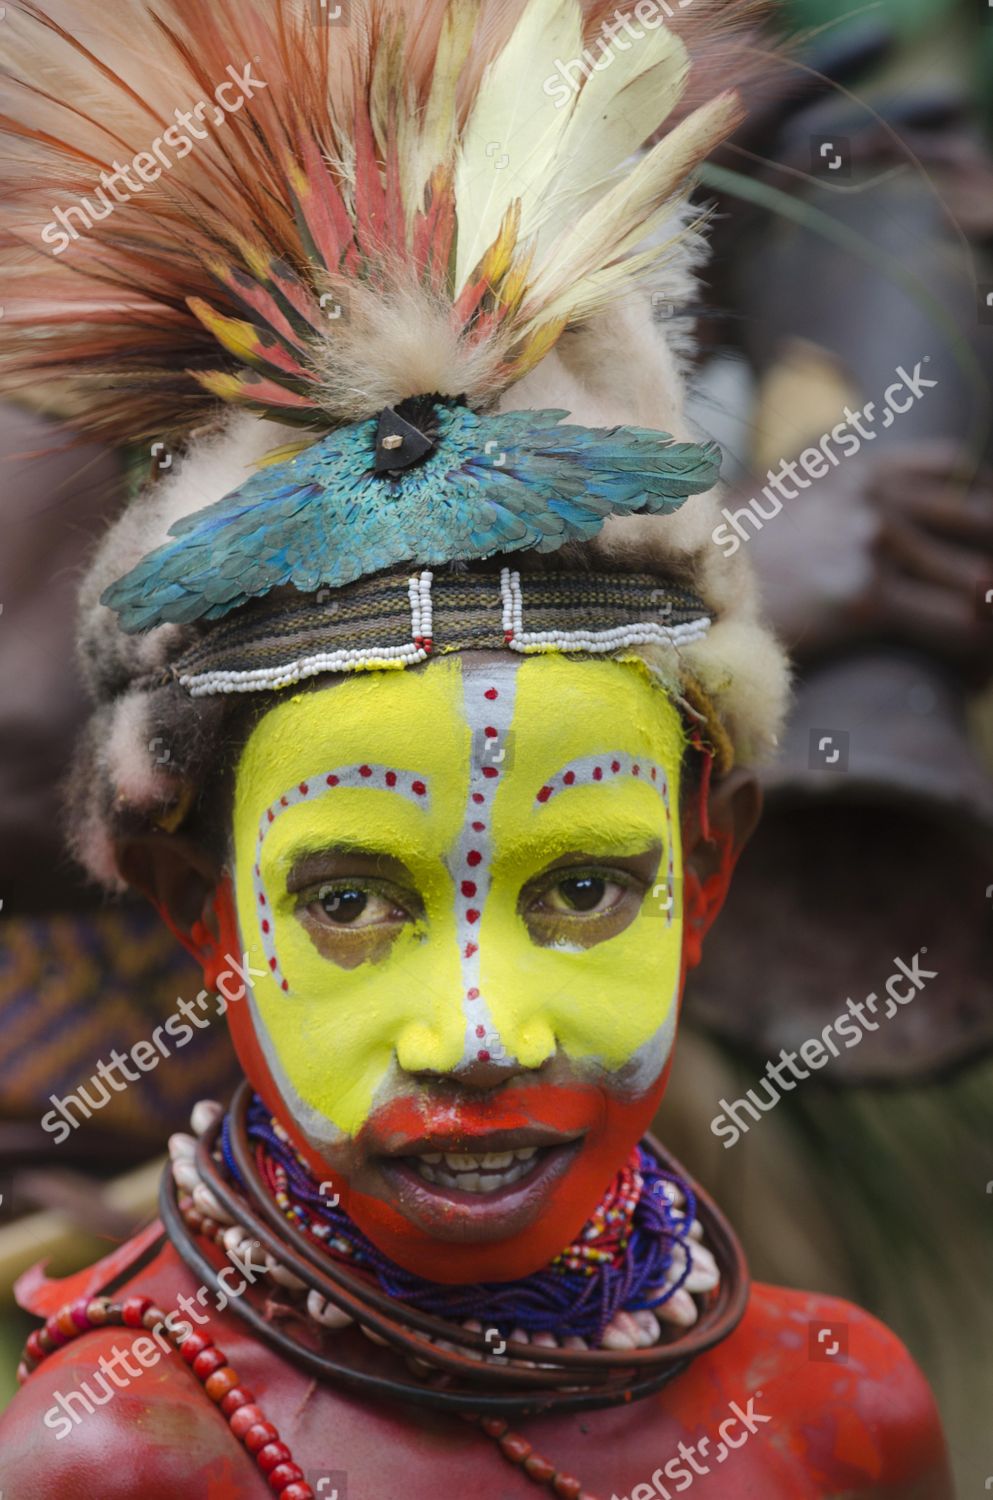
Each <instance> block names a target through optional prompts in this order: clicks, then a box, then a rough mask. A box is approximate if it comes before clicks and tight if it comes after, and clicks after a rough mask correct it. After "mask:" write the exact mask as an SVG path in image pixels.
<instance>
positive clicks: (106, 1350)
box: [0, 1327, 270, 1500]
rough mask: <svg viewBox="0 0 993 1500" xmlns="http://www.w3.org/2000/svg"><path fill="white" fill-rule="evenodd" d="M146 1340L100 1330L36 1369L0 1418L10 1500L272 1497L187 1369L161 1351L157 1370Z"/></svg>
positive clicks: (137, 1334) (4, 1473) (138, 1335)
mask: <svg viewBox="0 0 993 1500" xmlns="http://www.w3.org/2000/svg"><path fill="white" fill-rule="evenodd" d="M143 1337H144V1336H143V1335H142V1334H141V1333H140V1332H136V1331H133V1330H131V1329H127V1328H118V1327H115V1328H107V1329H101V1330H99V1331H94V1332H92V1333H88V1334H86V1335H84V1336H83V1337H82V1338H80V1339H76V1340H74V1341H73V1343H71V1344H69V1345H67V1346H66V1347H65V1348H64V1349H60V1350H58V1351H57V1352H56V1353H54V1354H52V1355H51V1356H50V1357H49V1358H48V1359H47V1360H45V1362H44V1363H43V1364H42V1365H40V1366H39V1367H38V1369H37V1370H36V1371H35V1372H34V1374H33V1375H32V1376H31V1377H30V1378H29V1379H28V1381H27V1382H26V1383H25V1385H24V1386H23V1387H22V1388H21V1390H20V1392H19V1393H18V1395H17V1396H15V1398H14V1400H13V1401H12V1402H11V1404H10V1405H9V1406H8V1407H7V1409H6V1411H5V1412H4V1413H3V1414H2V1416H0V1454H2V1455H3V1459H2V1475H0V1479H2V1493H3V1500H66V1496H69V1495H71V1496H72V1497H73V1500H139V1497H140V1500H173V1497H174V1496H176V1495H191V1496H192V1495H208V1494H209V1495H210V1496H211V1500H241V1497H244V1500H251V1497H253V1496H255V1495H258V1496H259V1500H262V1496H264V1495H266V1494H269V1493H270V1492H269V1490H268V1486H267V1485H266V1483H265V1481H264V1479H263V1478H262V1475H261V1474H260V1473H259V1471H258V1469H257V1468H256V1467H255V1464H254V1462H253V1460H252V1459H251V1457H250V1456H249V1455H248V1454H247V1453H246V1452H245V1450H244V1449H243V1448H242V1447H241V1444H240V1443H239V1442H238V1441H237V1440H236V1439H235V1438H234V1436H233V1435H232V1433H231V1431H230V1429H229V1427H228V1425H227V1422H226V1420H225V1418H224V1417H223V1416H222V1415H221V1413H220V1412H219V1411H218V1410H217V1408H216V1407H215V1406H214V1404H213V1403H212V1402H211V1401H210V1399H209V1398H208V1397H207V1395H206V1394H205V1392H204V1390H203V1387H202V1386H201V1385H200V1383H199V1381H197V1380H196V1378H195V1377H194V1376H193V1375H192V1373H191V1372H190V1370H189V1369H188V1368H187V1367H186V1365H184V1364H183V1362H182V1361H181V1360H180V1359H179V1358H178V1356H176V1355H175V1354H169V1355H166V1354H165V1353H163V1352H162V1351H161V1350H160V1351H159V1353H160V1358H159V1359H158V1360H157V1361H155V1362H154V1363H153V1362H151V1361H152V1356H151V1352H150V1350H149V1349H148V1348H147V1347H146V1346H147V1345H149V1344H151V1346H152V1349H157V1348H158V1346H157V1345H156V1344H155V1343H154V1341H153V1340H151V1339H149V1338H147V1337H144V1342H143V1343H142V1339H143ZM139 1355H141V1356H142V1357H143V1359H144V1361H145V1362H144V1363H143V1362H142V1359H139V1357H138V1356H139Z"/></svg>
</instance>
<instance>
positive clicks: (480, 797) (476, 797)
mask: <svg viewBox="0 0 993 1500" xmlns="http://www.w3.org/2000/svg"><path fill="white" fill-rule="evenodd" d="M472 800H473V802H475V803H480V802H485V801H486V798H485V797H484V796H483V794H482V792H473V794H472Z"/></svg>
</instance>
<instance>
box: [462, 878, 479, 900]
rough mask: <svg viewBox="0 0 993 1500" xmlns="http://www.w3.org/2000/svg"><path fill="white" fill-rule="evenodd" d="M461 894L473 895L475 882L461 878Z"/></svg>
mask: <svg viewBox="0 0 993 1500" xmlns="http://www.w3.org/2000/svg"><path fill="white" fill-rule="evenodd" d="M462 894H463V896H474V895H475V894H476V882H475V881H474V880H463V882H462Z"/></svg>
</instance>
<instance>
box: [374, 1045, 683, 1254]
mask: <svg viewBox="0 0 993 1500" xmlns="http://www.w3.org/2000/svg"><path fill="white" fill-rule="evenodd" d="M666 1075H667V1069H666V1070H665V1071H664V1072H663V1074H662V1075H660V1077H659V1078H658V1079H656V1081H655V1083H654V1085H653V1086H652V1088H651V1089H649V1090H648V1091H647V1092H646V1093H644V1094H642V1095H641V1096H640V1097H638V1098H636V1099H620V1098H618V1097H617V1096H616V1095H609V1094H607V1093H605V1092H604V1091H603V1090H602V1089H593V1088H590V1087H582V1086H579V1087H571V1088H569V1087H564V1088H563V1087H559V1088H555V1089H548V1090H536V1089H534V1090H527V1091H523V1090H520V1091H517V1096H516V1098H515V1097H508V1098H506V1099H502V1100H501V1099H500V1095H499V1093H497V1094H496V1095H494V1096H491V1097H490V1098H483V1099H481V1100H479V1101H474V1102H473V1104H472V1105H471V1106H467V1108H466V1109H465V1110H462V1109H460V1110H459V1111H458V1115H457V1123H455V1122H453V1118H452V1116H453V1112H452V1111H451V1110H449V1111H448V1114H447V1121H446V1127H445V1130H444V1131H441V1130H438V1131H431V1130H430V1129H427V1130H426V1129H425V1126H424V1112H423V1110H420V1111H415V1110H414V1109H413V1108H412V1107H411V1102H410V1101H401V1102H399V1103H398V1105H394V1106H386V1108H385V1110H383V1111H379V1112H377V1116H376V1117H374V1119H375V1126H374V1129H375V1133H376V1135H377V1139H378V1140H381V1139H382V1137H383V1135H384V1134H385V1135H386V1137H387V1138H388V1139H389V1140H390V1142H391V1149H390V1150H389V1151H388V1152H383V1151H380V1152H378V1153H372V1152H370V1153H363V1155H364V1165H363V1166H362V1168H361V1169H360V1170H359V1171H357V1172H356V1173H355V1176H354V1177H353V1180H352V1183H351V1191H350V1192H349V1195H348V1211H349V1213H350V1214H351V1216H352V1218H353V1219H354V1221H355V1223H356V1224H357V1225H358V1227H359V1228H360V1229H361V1230H362V1231H363V1232H364V1233H365V1234H366V1235H367V1236H368V1237H369V1239H370V1240H372V1242H373V1243H374V1244H375V1245H376V1246H377V1247H378V1248H379V1249H380V1250H381V1251H382V1252H383V1253H384V1254H385V1255H388V1256H389V1257H390V1259H391V1260H393V1261H395V1262H396V1263H397V1264H398V1265H400V1266H402V1267H403V1268H404V1269H405V1270H407V1271H411V1272H413V1273H414V1274H416V1275H418V1276H422V1277H424V1278H426V1279H428V1280H431V1281H438V1282H445V1283H449V1284H459V1283H469V1282H475V1281H516V1280H518V1279H520V1278H521V1277H524V1276H529V1275H531V1274H533V1273H534V1272H536V1271H540V1270H543V1269H544V1268H545V1267H546V1266H547V1265H548V1264H549V1263H550V1262H551V1261H552V1260H554V1258H555V1257H556V1256H557V1255H558V1254H559V1253H560V1252H561V1251H562V1250H563V1249H564V1248H565V1247H566V1245H568V1244H569V1243H570V1242H571V1241H572V1240H573V1239H574V1238H575V1237H576V1236H577V1235H578V1233H579V1231H580V1230H581V1229H582V1227H583V1225H584V1224H585V1223H586V1221H587V1219H589V1217H590V1215H591V1214H592V1213H593V1212H594V1211H595V1209H596V1208H597V1206H598V1204H599V1202H600V1200H601V1198H602V1196H603V1194H604V1192H605V1191H606V1189H607V1187H608V1186H609V1184H610V1182H611V1180H612V1179H613V1177H614V1176H615V1174H616V1173H617V1171H618V1170H619V1169H620V1168H621V1167H622V1166H624V1165H625V1163H626V1162H627V1160H628V1158H629V1156H630V1154H631V1152H632V1150H633V1149H634V1147H635V1145H636V1144H637V1143H638V1141H639V1140H640V1139H641V1137H642V1136H643V1135H644V1133H645V1131H646V1130H647V1128H648V1126H649V1124H650V1123H651V1120H652V1117H653V1115H654V1113H655V1111H656V1109H657V1108H658V1103H659V1100H660V1099H661V1096H662V1093H663V1091H664V1087H665V1078H666ZM500 1092H503V1091H500ZM542 1095H545V1096H546V1097H541V1096H542ZM401 1105H402V1107H400V1106H401ZM403 1116H406V1124H407V1127H408V1128H407V1130H406V1132H404V1131H403V1129H402V1125H403V1120H402V1117H403ZM542 1117H544V1118H542ZM387 1124H389V1125H390V1126H391V1127H392V1129H391V1130H386V1129H385V1127H386V1126H387ZM398 1134H399V1136H400V1137H401V1138H399V1139H398ZM360 1141H361V1137H360Z"/></svg>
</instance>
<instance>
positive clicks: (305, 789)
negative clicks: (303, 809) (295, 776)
mask: <svg viewBox="0 0 993 1500" xmlns="http://www.w3.org/2000/svg"><path fill="white" fill-rule="evenodd" d="M300 791H301V794H302V795H303V796H304V797H306V796H307V794H308V792H309V791H310V787H309V786H308V785H307V783H306V782H305V781H301V783H300Z"/></svg>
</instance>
